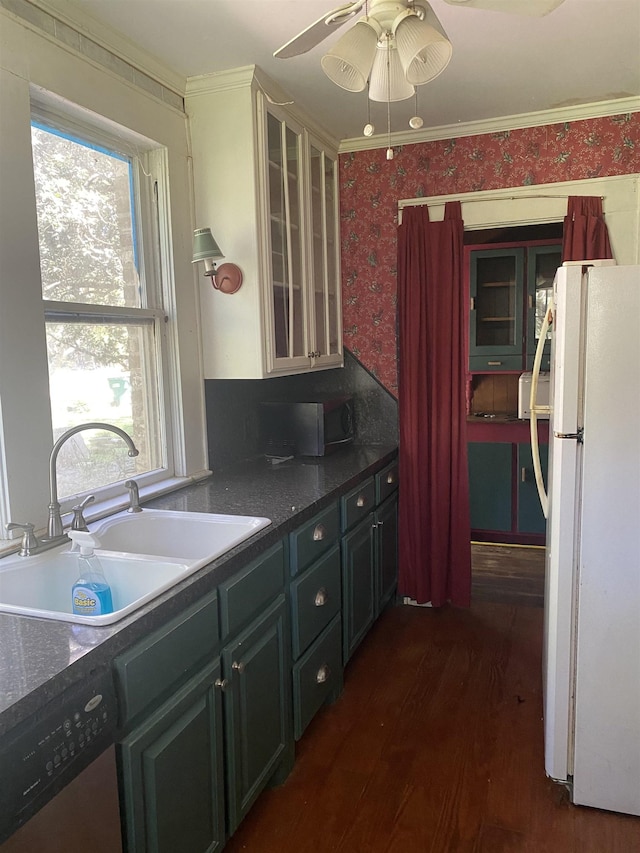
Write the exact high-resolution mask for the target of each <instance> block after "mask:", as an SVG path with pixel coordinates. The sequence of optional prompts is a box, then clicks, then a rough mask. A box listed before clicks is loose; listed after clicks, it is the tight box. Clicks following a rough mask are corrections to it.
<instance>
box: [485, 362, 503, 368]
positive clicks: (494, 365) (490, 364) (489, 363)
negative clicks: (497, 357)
mask: <svg viewBox="0 0 640 853" xmlns="http://www.w3.org/2000/svg"><path fill="white" fill-rule="evenodd" d="M487 364H488V365H489V367H500V365H501V364H502V362H501V361H488V362H487Z"/></svg>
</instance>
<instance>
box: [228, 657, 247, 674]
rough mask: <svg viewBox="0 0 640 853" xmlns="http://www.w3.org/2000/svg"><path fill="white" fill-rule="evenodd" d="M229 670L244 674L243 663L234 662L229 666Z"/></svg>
mask: <svg viewBox="0 0 640 853" xmlns="http://www.w3.org/2000/svg"><path fill="white" fill-rule="evenodd" d="M231 669H235V671H236V672H239V673H240V674H241V675H242V673H243V672H244V663H243V662H242V661H239V662H238V661H237V660H234V662H233V663H232V664H231Z"/></svg>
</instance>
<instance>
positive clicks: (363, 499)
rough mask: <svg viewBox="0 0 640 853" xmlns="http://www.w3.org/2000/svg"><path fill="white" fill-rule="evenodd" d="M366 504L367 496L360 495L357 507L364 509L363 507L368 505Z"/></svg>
mask: <svg viewBox="0 0 640 853" xmlns="http://www.w3.org/2000/svg"><path fill="white" fill-rule="evenodd" d="M366 502H367V499H366V498H365V496H364V495H359V497H358V500H357V501H356V506H357V507H362V506H364V505H365V504H366Z"/></svg>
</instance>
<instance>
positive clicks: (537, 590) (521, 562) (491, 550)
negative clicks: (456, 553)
mask: <svg viewBox="0 0 640 853" xmlns="http://www.w3.org/2000/svg"><path fill="white" fill-rule="evenodd" d="M471 562H472V566H473V571H472V576H471V580H472V592H473V600H474V601H500V602H502V603H503V604H526V605H531V606H534V607H543V606H544V548H538V547H535V546H529V545H524V546H523V545H493V544H488V543H484V542H473V543H472V544H471Z"/></svg>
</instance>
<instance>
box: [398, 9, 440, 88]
mask: <svg viewBox="0 0 640 853" xmlns="http://www.w3.org/2000/svg"><path fill="white" fill-rule="evenodd" d="M394 31H395V39H396V48H397V52H398V56H399V58H400V63H401V65H402V68H403V70H404V73H405V75H406V78H407V80H408V82H409V83H413V84H414V85H419V84H421V83H428V82H429V81H430V80H433V79H434V78H435V77H437V76H438V74H440V73H441V72H442V71H444V69H445V68H446V67H447V65H448V64H449V60H450V59H451V53H452V47H451V42H450V41H449V39H448V38H447V36H446V33H445V31H444V30H443V28H442V25H441V24H440V21H439V20H438V19H437V17H436V16H435V14H434V13H433V10H432V9H431V7H430V6H427V8H426V10H425V18H424V20H420V18H419V17H418V16H417V15H413V14H408V15H406V16H403V17H402V18H401V19H400V20H399V21H398V22H397V24H394Z"/></svg>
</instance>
